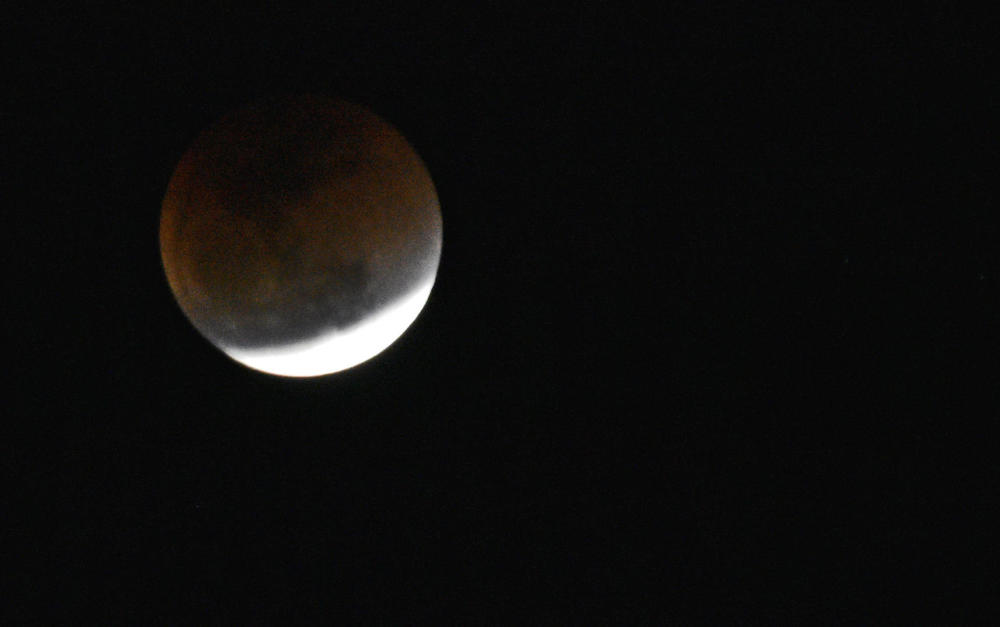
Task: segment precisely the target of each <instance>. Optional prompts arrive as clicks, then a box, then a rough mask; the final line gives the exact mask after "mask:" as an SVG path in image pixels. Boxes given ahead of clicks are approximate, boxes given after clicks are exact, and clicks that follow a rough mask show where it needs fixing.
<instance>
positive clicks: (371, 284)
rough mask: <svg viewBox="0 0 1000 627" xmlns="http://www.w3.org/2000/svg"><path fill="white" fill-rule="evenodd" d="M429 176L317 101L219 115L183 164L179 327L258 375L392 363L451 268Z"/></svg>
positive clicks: (172, 192)
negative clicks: (393, 349) (378, 360)
mask: <svg viewBox="0 0 1000 627" xmlns="http://www.w3.org/2000/svg"><path fill="white" fill-rule="evenodd" d="M441 243H442V221H441V209H440V205H439V203H438V197H437V192H436V190H435V188H434V183H433V181H432V180H431V177H430V174H429V173H428V171H427V167H426V166H425V164H424V163H423V161H422V160H421V159H420V157H419V156H418V155H417V153H416V151H415V150H414V149H413V147H412V146H410V144H409V143H408V142H407V141H406V139H405V138H404V137H403V136H402V135H401V134H400V132H399V131H398V130H396V128H395V127H393V126H392V125H391V124H390V123H388V122H387V121H385V120H384V119H382V118H381V117H379V116H378V115H376V114H375V113H373V112H371V111H370V110H368V109H366V108H365V107H362V106H360V105H357V104H353V103H350V102H346V101H343V100H336V99H332V98H326V97H318V96H293V97H283V98H277V99H270V100H266V101H261V102H257V103H254V104H251V105H249V106H246V107H244V108H242V109H239V110H237V111H234V112H232V113H229V114H227V115H225V116H223V117H222V118H221V119H220V120H218V121H217V122H216V123H214V124H213V125H211V126H210V127H208V128H207V129H205V130H204V131H203V132H202V133H201V134H200V135H198V137H197V138H196V139H195V140H194V142H193V143H192V144H191V146H190V147H189V148H188V150H187V151H186V152H185V153H184V155H183V157H182V158H181V160H180V162H179V163H178V165H177V167H176V169H175V170H174V173H173V175H172V177H171V178H170V182H169V184H168V186H167V191H166V194H165V196H164V199H163V206H162V211H161V213H160V256H161V259H162V262H163V268H164V272H165V274H166V278H167V282H168V284H169V285H170V289H171V291H172V292H173V295H174V297H175V298H176V300H177V303H178V305H179V306H180V308H181V310H182V311H183V313H184V315H185V316H186V317H187V318H188V320H190V321H191V324H192V325H194V327H195V328H196V329H197V330H198V332H199V333H200V334H201V335H203V336H204V337H205V338H206V339H207V340H208V341H209V342H211V343H212V344H213V345H214V346H216V347H217V348H219V349H220V350H221V351H222V352H224V353H225V354H226V355H228V356H229V357H230V358H232V359H233V360H235V361H237V362H239V363H241V364H243V365H245V366H247V367H249V368H252V369H255V370H259V371H262V372H266V373H269V374H274V375H281V376H288V377H312V376H320V375H325V374H330V373H333V372H338V371H341V370H345V369H347V368H351V367H353V366H356V365H357V364H360V363H362V362H364V361H367V360H368V359H371V358H372V357H374V356H375V355H377V354H379V353H380V352H382V351H383V350H385V349H386V348H387V347H388V346H389V345H390V344H392V343H393V342H394V341H396V339H398V338H399V337H400V336H401V335H402V334H403V332H405V331H406V329H407V328H408V327H409V326H410V325H411V324H412V323H413V321H414V320H415V319H416V318H417V316H418V315H419V314H420V312H421V310H422V309H423V307H424V305H425V304H426V302H427V299H428V297H429V295H430V292H431V288H432V287H433V285H434V280H435V278H436V276H437V270H438V265H439V262H440V258H441Z"/></svg>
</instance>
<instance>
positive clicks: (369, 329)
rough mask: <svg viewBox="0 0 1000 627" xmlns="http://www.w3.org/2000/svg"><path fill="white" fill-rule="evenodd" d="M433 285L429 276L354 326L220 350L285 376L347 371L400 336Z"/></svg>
mask: <svg viewBox="0 0 1000 627" xmlns="http://www.w3.org/2000/svg"><path fill="white" fill-rule="evenodd" d="M433 286H434V277H431V279H430V280H429V281H427V282H426V283H424V284H423V285H422V286H420V287H419V288H417V289H415V290H413V291H412V292H411V293H410V294H407V295H406V296H403V297H402V298H400V299H399V300H398V301H396V302H395V303H392V304H390V305H388V306H386V307H384V308H383V309H382V310H381V311H379V312H377V313H375V314H373V315H371V316H370V317H369V318H367V319H365V320H363V321H362V322H360V323H358V324H357V325H355V326H353V327H351V328H349V329H333V330H331V331H328V332H326V333H324V334H323V335H321V336H320V337H318V338H316V339H314V340H308V341H305V342H298V343H296V344H292V345H290V346H278V347H275V348H262V349H256V350H243V349H239V348H231V347H222V350H223V351H224V352H225V353H226V354H227V355H229V357H231V358H233V359H235V360H236V361H238V362H240V363H241V364H243V365H245V366H247V367H249V368H253V369H254V370H260V371H261V372H267V373H269V374H276V375H281V376H286V377H314V376H318V375H323V374H330V373H333V372H339V371H341V370H346V369H348V368H351V367H353V366H356V365H358V364H360V363H362V362H365V361H368V360H369V359H371V358H372V357H374V356H375V355H378V354H379V353H381V352H382V351H383V350H385V349H386V348H388V347H389V345H391V344H392V343H393V342H395V341H396V340H397V339H399V337H400V336H401V335H403V332H404V331H406V329H408V328H409V326H410V325H411V324H413V321H414V320H416V318H417V315H419V314H420V311H421V310H422V309H423V308H424V304H425V303H426V302H427V299H428V297H429V296H430V293H431V288H432V287H433Z"/></svg>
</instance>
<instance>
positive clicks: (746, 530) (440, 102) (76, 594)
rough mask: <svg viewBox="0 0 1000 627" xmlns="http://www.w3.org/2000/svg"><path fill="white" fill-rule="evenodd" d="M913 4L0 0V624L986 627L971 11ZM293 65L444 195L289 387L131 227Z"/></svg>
mask: <svg viewBox="0 0 1000 627" xmlns="http://www.w3.org/2000/svg"><path fill="white" fill-rule="evenodd" d="M912 4H913V3H908V4H907V5H906V8H905V9H900V8H899V7H897V8H896V9H894V10H885V11H884V12H879V11H877V10H874V9H871V8H863V9H862V8H858V7H854V8H848V7H844V6H841V5H837V4H832V3H816V4H813V5H812V6H808V7H794V6H784V5H767V4H764V5H761V4H759V3H728V2H717V3H690V4H689V5H683V4H675V5H670V4H668V5H664V6H661V7H660V8H659V9H657V10H656V11H655V12H652V11H650V10H649V9H642V10H640V8H639V7H638V6H628V5H624V4H617V3H616V4H606V5H605V4H600V5H598V4H587V5H585V6H582V7H581V6H572V7H570V6H566V7H546V6H534V7H533V8H530V9H523V10H517V9H512V8H491V7H487V6H477V7H468V8H458V7H452V8H449V9H448V10H443V9H431V8H427V7H416V8H408V9H401V8H388V7H385V8H382V7H375V6H371V5H366V8H365V9H363V10H360V9H359V10H354V9H347V8H340V9H337V10H333V9H325V10H322V11H297V10H293V9H289V8H286V7H282V8H275V9H252V10H251V9H232V10H230V9H228V8H224V7H223V6H221V5H209V8H201V9H197V10H193V9H176V8H171V9H153V8H148V7H144V8H134V9H127V10H125V9H118V10H105V9H79V8H77V9H74V8H68V7H52V8H42V9H40V10H34V11H32V12H31V13H30V14H29V13H28V12H27V11H23V12H21V13H15V16H14V17H15V19H14V20H12V21H10V22H8V26H6V27H5V28H6V30H7V31H8V35H9V37H8V39H7V41H8V43H9V42H11V41H14V42H16V44H15V45H13V46H10V49H11V50H12V51H13V55H12V56H11V57H10V58H11V59H13V63H11V64H9V68H8V71H10V70H12V71H13V80H12V81H8V89H9V98H8V99H7V102H8V105H9V106H7V107H5V115H4V118H5V124H4V125H5V127H6V128H7V129H9V132H7V136H6V137H7V139H6V140H5V144H6V147H7V150H6V151H4V152H5V153H6V156H5V163H4V164H3V165H4V170H5V172H6V174H7V175H8V176H10V180H11V181H13V183H14V189H16V190H18V191H17V192H15V193H12V194H11V195H10V196H8V198H6V199H5V203H4V204H5V206H6V209H5V210H4V211H5V218H4V222H5V223H6V224H7V225H8V226H7V229H6V231H7V234H8V242H9V243H12V246H9V247H5V249H6V250H5V257H7V263H6V264H5V265H6V266H7V269H8V272H7V277H6V279H5V280H6V281H10V283H9V284H8V288H9V289H7V290H5V292H7V293H8V295H9V298H10V300H8V301H7V303H6V305H5V309H6V310H8V311H9V312H10V316H9V321H10V322H9V325H8V329H9V330H10V337H11V339H12V342H10V344H9V346H10V349H9V350H10V354H9V358H8V362H9V370H8V371H9V373H10V375H9V377H8V379H9V380H10V381H11V382H12V383H13V386H14V387H15V388H16V390H15V393H14V395H13V397H12V401H11V403H10V406H9V407H10V412H9V413H8V417H9V420H8V421H7V424H9V425H10V427H11V428H10V429H9V432H10V434H11V436H10V437H8V438H6V442H7V444H6V448H7V453H6V454H5V459H6V462H5V463H6V466H7V468H8V473H7V474H8V475H9V476H10V477H11V478H12V479H13V483H14V484H15V488H14V489H13V490H12V491H11V492H9V493H8V495H7V496H6V497H5V498H4V500H5V501H6V502H7V503H8V506H7V507H5V508H4V509H6V510H7V511H8V512H9V516H7V517H6V518H7V524H6V527H7V529H8V532H9V533H8V535H9V537H11V538H13V539H14V540H15V543H16V544H18V545H19V550H18V551H16V552H15V553H13V554H12V559H11V560H10V562H9V563H10V564H15V563H16V564H22V563H23V564H24V566H23V567H22V566H17V567H13V566H11V567H10V568H9V570H10V574H9V579H10V582H11V583H13V584H15V586H14V587H13V588H11V593H10V594H9V595H5V596H6V597H7V599H8V600H12V601H13V602H5V603H4V608H3V610H2V611H3V612H4V614H5V615H6V616H7V621H8V622H12V623H13V624H20V623H24V622H30V621H31V620H33V619H35V618H37V617H38V616H47V615H48V614H49V613H52V614H54V615H56V616H60V617H62V618H64V619H68V620H70V622H76V621H80V622H85V620H84V618H83V617H85V616H86V617H89V616H94V617H97V618H99V619H100V620H101V622H102V623H103V624H116V623H127V624H182V623H186V622H190V621H193V622H194V623H195V624H200V623H220V624H226V623H241V622H242V623H245V622H246V621H247V620H248V619H247V618H246V617H250V620H251V622H254V621H256V622H264V623H269V624H284V623H285V622H288V621H291V620H293V618H294V617H295V616H297V615H300V614H311V613H313V612H320V613H322V614H325V615H327V616H328V617H330V620H332V621H335V622H338V621H339V622H343V621H346V622H360V623H365V624H372V623H374V624H397V623H419V622H431V623H433V624H483V623H485V624H515V623H516V620H515V617H516V616H522V617H523V616H528V617H530V618H531V619H532V622H537V623H540V624H560V623H563V622H575V623H590V622H593V623H598V624H646V623H650V624H672V623H691V622H694V623H708V624H733V623H736V624H813V623H816V622H819V623H829V622H858V621H860V622H869V621H874V622H885V621H886V620H890V619H891V618H892V617H895V616H898V612H899V611H900V610H901V608H906V609H907V610H909V611H912V610H919V611H920V612H922V613H923V614H924V616H925V618H926V619H927V620H928V621H929V622H939V621H940V622H947V623H951V624H955V623H954V621H955V620H957V621H958V622H962V617H963V613H964V615H968V616H973V615H975V611H974V610H973V609H971V608H972V607H973V606H972V605H970V604H969V603H968V602H967V601H968V598H969V597H970V596H971V597H979V596H982V595H985V594H986V593H987V592H988V591H989V590H990V589H995V586H992V584H990V583H989V582H991V581H992V582H993V583H995V581H996V580H995V579H990V578H988V577H986V573H987V569H986V565H987V563H986V558H985V557H984V551H983V547H984V544H983V541H984V539H985V538H986V536H987V533H988V525H987V523H986V522H985V521H986V520H987V519H988V516H987V513H988V512H990V511H993V510H995V504H996V497H995V489H996V487H997V483H996V474H995V472H994V471H993V470H992V465H991V463H990V459H991V456H990V451H989V450H987V449H989V448H990V445H991V443H992V441H993V437H994V436H995V430H992V429H991V427H990V426H988V425H991V424H992V423H991V421H983V420H982V418H990V417H991V415H993V414H995V408H996V401H997V398H996V390H995V387H996V386H995V377H993V376H991V375H990V374H989V373H990V372H991V370H990V368H991V367H992V368H995V364H996V357H995V354H996V353H995V348H996V331H995V326H996V325H995V311H996V310H995V309H994V308H991V307H990V306H989V304H988V303H990V302H991V301H992V299H993V298H994V297H995V292H996V275H995V273H994V272H993V269H992V268H993V267H994V265H995V250H994V246H995V242H996V239H997V235H998V233H997V222H998V221H997V219H996V216H995V215H994V211H995V197H996V196H995V191H994V190H995V179H996V176H995V172H994V171H992V170H990V169H989V168H988V167H987V165H986V164H988V163H989V162H990V161H992V160H995V159H996V141H995V140H996V135H995V133H994V132H993V131H992V127H991V126H989V124H987V121H991V118H992V117H994V115H995V114H994V113H993V110H992V108H991V105H990V104H989V103H990V100H989V99H988V98H987V97H986V94H987V93H988V92H989V88H990V87H991V86H992V87H995V83H996V78H995V72H991V71H990V69H989V68H990V67H991V65H990V63H989V54H988V46H987V44H988V42H989V41H990V38H991V37H992V36H993V34H994V33H995V30H994V28H993V26H995V24H994V23H993V22H992V21H990V20H986V19H983V18H982V17H981V16H971V15H965V14H962V13H960V12H958V11H953V10H950V9H945V8H938V7H933V6H930V5H918V6H911V5H912ZM283 93H315V94H322V95H328V96H337V97H343V98H346V99H349V100H354V101H356V102H359V103H362V104H365V105H366V106H369V107H370V108H372V109H373V110H374V111H376V112H377V113H379V114H380V115H382V116H383V117H385V118H386V119H388V120H390V121H391V122H392V123H393V124H395V125H396V126H397V127H398V128H399V129H400V130H401V131H402V132H403V134H404V135H406V137H407V138H408V139H409V140H410V142H411V143H412V144H413V145H414V146H415V147H416V149H417V151H418V152H419V153H420V155H421V156H422V157H423V159H424V161H425V162H426V163H427V165H428V168H429V170H430V172H431V174H432V176H433V178H434V181H435V184H436V186H437V188H438V193H439V196H440V200H441V206H442V212H443V217H444V249H443V254H442V260H441V267H440V271H439V274H438V279H437V283H436V285H435V288H434V291H433V293H432V295H431V297H430V300H429V302H428V304H427V306H426V308H425V310H424V312H423V313H422V314H421V316H420V317H419V318H418V320H417V321H416V322H415V323H414V326H413V327H411V329H410V330H409V331H408V332H407V333H406V334H405V335H404V336H403V337H402V338H401V339H400V340H398V341H397V342H396V343H395V344H394V345H393V346H391V347H390V348H389V349H388V350H387V351H386V352H385V353H383V354H382V355H380V356H378V357H377V358H375V359H373V360H371V361H369V362H367V363H365V364H363V365H361V366H358V367H356V368H354V369H352V370H349V371H346V372H343V373H340V374H337V375H333V376H329V377H323V378H318V379H304V380H294V379H282V378H273V377H269V376H267V375H263V374H260V373H256V372H253V371H250V370H247V369H244V368H242V367H240V366H238V365H236V364H235V363H233V362H231V361H230V360H228V359H227V358H226V357H225V356H224V355H222V354H221V353H220V352H218V351H216V350H215V349H214V348H213V347H212V346H210V345H209V344H208V343H207V342H206V341H204V340H203V339H202V338H201V337H200V336H199V335H198V334H197V333H196V332H195V330H194V329H193V327H191V325H190V324H189V323H188V322H187V321H186V319H185V318H184V317H183V315H182V314H181V312H180V310H179V309H178V307H177V306H176V304H175V302H174V301H173V298H172V295H171V293H170V291H169V288H168V287H167V285H166V282H165V280H164V277H163V272H162V268H161V266H160V261H159V252H158V248H157V228H158V214H159V203H160V201H161V200H162V197H163V193H164V190H165V188H166V184H167V181H168V180H169V177H170V175H171V173H172V170H173V167H174V166H175V165H176V163H177V161H178V159H179V158H180V156H181V154H182V153H183V151H184V150H185V149H186V147H187V145H188V144H189V142H190V141H191V140H192V139H193V138H194V136H195V135H196V134H197V133H198V132H199V131H200V130H201V129H202V128H204V127H205V126H206V125H208V124H210V123H211V122H212V121H214V120H215V119H217V118H218V117H219V116H220V115H222V114H223V113H225V112H227V111H229V110H231V109H233V108H236V107H238V106H241V105H243V104H246V103H247V102H249V101H252V100H254V99H257V98H260V97H267V96H272V95H276V94H283ZM5 132H6V131H5ZM5 413H7V412H5ZM991 508H992V509H991ZM956 523H957V524H956ZM22 601H23V602H22ZM38 612H42V614H38ZM43 622H45V621H43Z"/></svg>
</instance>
